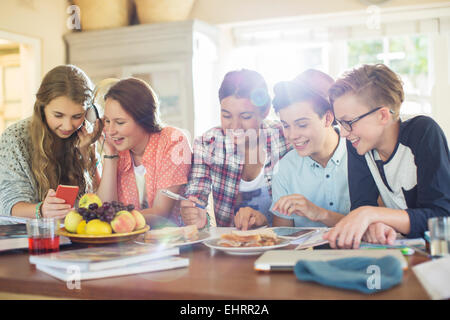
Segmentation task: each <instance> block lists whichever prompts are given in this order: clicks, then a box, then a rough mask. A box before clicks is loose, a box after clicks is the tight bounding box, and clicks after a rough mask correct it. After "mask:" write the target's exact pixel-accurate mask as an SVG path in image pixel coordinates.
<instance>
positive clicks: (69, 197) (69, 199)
mask: <svg viewBox="0 0 450 320" xmlns="http://www.w3.org/2000/svg"><path fill="white" fill-rule="evenodd" d="M78 190H79V187H78V186H65V185H59V186H58V188H57V189H56V198H60V199H64V200H65V201H66V203H67V204H70V205H71V206H72V208H73V206H74V204H75V200H76V199H77V196H78Z"/></svg>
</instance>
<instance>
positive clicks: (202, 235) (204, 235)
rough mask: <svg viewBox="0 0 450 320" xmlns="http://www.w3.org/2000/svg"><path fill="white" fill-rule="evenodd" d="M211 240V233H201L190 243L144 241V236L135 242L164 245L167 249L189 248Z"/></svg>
mask: <svg viewBox="0 0 450 320" xmlns="http://www.w3.org/2000/svg"><path fill="white" fill-rule="evenodd" d="M209 238H211V235H210V233H209V232H207V231H199V233H198V238H197V239H195V240H190V241H178V242H166V241H154V240H152V241H144V235H142V236H140V237H139V238H138V239H137V240H135V241H134V242H136V243H138V244H151V245H155V244H158V245H159V244H162V245H165V246H166V247H181V246H187V245H191V244H196V243H200V242H203V241H205V240H207V239H209Z"/></svg>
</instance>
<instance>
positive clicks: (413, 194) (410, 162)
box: [348, 116, 450, 238]
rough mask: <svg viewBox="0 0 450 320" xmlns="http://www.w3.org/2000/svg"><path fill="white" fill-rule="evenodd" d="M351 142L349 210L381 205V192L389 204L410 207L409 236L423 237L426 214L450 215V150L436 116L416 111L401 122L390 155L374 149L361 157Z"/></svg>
mask: <svg viewBox="0 0 450 320" xmlns="http://www.w3.org/2000/svg"><path fill="white" fill-rule="evenodd" d="M348 144H349V146H348V147H349V148H348V150H349V160H348V166H349V167H348V172H349V190H350V201H351V210H353V209H356V208H358V207H361V206H366V205H369V206H377V199H378V196H379V195H381V198H382V200H383V202H384V204H385V205H386V207H388V208H393V209H402V210H406V212H407V213H408V215H409V219H410V224H411V228H410V233H409V234H408V235H407V236H408V237H410V238H416V237H423V233H424V232H425V231H426V230H428V225H427V221H428V219H430V218H432V217H437V216H449V215H450V155H449V150H448V144H447V140H446V138H445V135H444V132H443V131H442V129H441V128H440V127H439V125H438V124H437V123H436V122H435V121H434V120H433V119H431V118H430V117H426V116H417V117H414V118H412V119H410V120H407V121H404V122H401V123H400V132H399V137H398V141H397V144H396V147H395V149H394V152H393V153H392V155H391V156H390V158H389V159H387V160H386V161H382V160H381V159H380V157H379V155H378V152H377V151H376V150H371V151H369V152H367V153H366V154H365V156H364V157H362V156H360V155H358V154H357V153H356V150H355V149H354V148H353V147H352V146H351V145H350V143H349V142H348Z"/></svg>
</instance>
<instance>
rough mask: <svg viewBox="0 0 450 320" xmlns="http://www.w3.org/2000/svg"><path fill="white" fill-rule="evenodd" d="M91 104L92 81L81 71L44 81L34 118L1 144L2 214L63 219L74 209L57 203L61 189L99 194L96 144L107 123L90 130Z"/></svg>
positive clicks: (60, 71)
mask: <svg viewBox="0 0 450 320" xmlns="http://www.w3.org/2000/svg"><path fill="white" fill-rule="evenodd" d="M91 99H92V85H91V81H90V80H89V78H88V77H87V76H86V74H85V73H84V72H83V71H82V70H80V69H79V68H77V67H75V66H72V65H63V66H58V67H56V68H54V69H52V70H50V71H49V72H48V73H47V74H46V75H45V77H44V79H43V80H42V83H41V85H40V87H39V90H38V92H37V94H36V102H35V104H34V111H33V115H32V117H31V118H27V119H24V120H21V121H19V122H17V123H14V124H13V125H11V126H10V127H8V128H7V129H6V131H5V132H4V133H3V134H2V137H1V139H0V210H1V214H3V215H12V216H21V217H46V218H47V217H49V218H52V217H58V218H61V217H64V216H65V214H66V213H67V212H69V210H70V209H71V207H70V205H68V204H65V203H64V200H63V199H58V198H56V197H55V195H56V192H55V189H56V187H57V186H58V185H59V184H64V185H76V186H79V187H80V194H83V193H85V192H93V191H94V190H95V188H96V186H97V180H96V179H95V175H96V166H95V164H96V158H95V151H94V148H93V143H94V142H95V141H96V140H97V139H98V137H99V135H100V134H101V130H102V123H101V121H99V120H97V122H96V125H95V129H94V130H93V131H92V133H88V131H87V130H86V125H85V124H86V123H87V122H86V118H85V116H86V114H87V112H88V110H90V109H91V108H94V107H93V105H92V102H91Z"/></svg>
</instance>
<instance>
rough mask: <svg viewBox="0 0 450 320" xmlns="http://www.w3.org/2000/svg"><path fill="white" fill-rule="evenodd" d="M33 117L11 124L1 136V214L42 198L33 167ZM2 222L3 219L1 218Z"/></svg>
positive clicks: (8, 213) (6, 213) (7, 213)
mask: <svg viewBox="0 0 450 320" xmlns="http://www.w3.org/2000/svg"><path fill="white" fill-rule="evenodd" d="M30 123H31V118H27V119H24V120H21V121H18V122H16V123H14V124H12V125H10V126H9V127H8V128H6V130H5V131H4V132H3V134H2V136H1V138H0V214H1V215H7V216H10V215H11V208H12V207H13V206H14V205H15V204H16V203H18V202H21V201H24V202H31V203H37V202H39V201H40V200H39V197H38V189H37V184H36V180H35V179H34V175H33V173H32V171H31V154H30V146H31V136H30V128H29V127H30ZM0 224H1V222H0Z"/></svg>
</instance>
